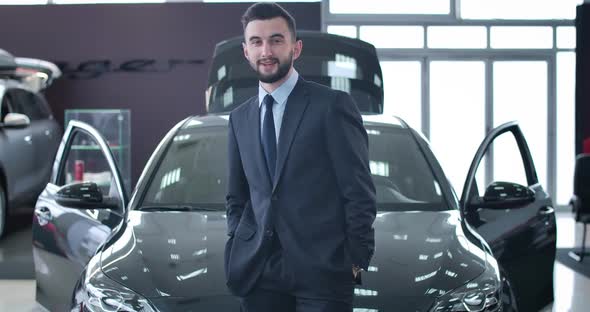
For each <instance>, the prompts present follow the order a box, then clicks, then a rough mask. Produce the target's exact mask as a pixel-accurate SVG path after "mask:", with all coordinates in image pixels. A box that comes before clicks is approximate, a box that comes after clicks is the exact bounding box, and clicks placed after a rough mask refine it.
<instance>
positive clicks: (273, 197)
mask: <svg viewBox="0 0 590 312" xmlns="http://www.w3.org/2000/svg"><path fill="white" fill-rule="evenodd" d="M271 200H272V201H277V200H279V197H278V196H277V195H273V196H272V198H271Z"/></svg>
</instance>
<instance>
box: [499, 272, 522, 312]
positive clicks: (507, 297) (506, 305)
mask: <svg viewBox="0 0 590 312" xmlns="http://www.w3.org/2000/svg"><path fill="white" fill-rule="evenodd" d="M502 275H504V274H502ZM500 300H502V312H518V308H517V307H516V297H515V296H514V291H513V290H512V286H511V285H510V281H509V280H508V279H507V278H506V277H504V276H502V298H500Z"/></svg>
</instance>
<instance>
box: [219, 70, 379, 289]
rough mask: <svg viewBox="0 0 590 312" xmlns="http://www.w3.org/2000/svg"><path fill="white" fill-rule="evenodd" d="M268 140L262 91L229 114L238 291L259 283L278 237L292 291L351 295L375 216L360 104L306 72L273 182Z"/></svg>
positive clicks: (230, 215)
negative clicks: (264, 141)
mask: <svg viewBox="0 0 590 312" xmlns="http://www.w3.org/2000/svg"><path fill="white" fill-rule="evenodd" d="M260 140H261V139H260V111H259V104H258V96H255V97H253V98H251V99H250V100H248V101H246V102H245V103H244V104H242V105H241V106H239V107H238V108H236V109H235V110H234V111H233V112H232V113H231V114H230V118H229V143H228V145H229V150H228V155H229V180H228V193H227V222H228V235H229V236H230V239H229V240H228V242H227V244H226V249H225V270H226V278H227V285H228V287H229V289H230V290H231V291H232V292H233V293H234V294H235V295H237V296H244V295H246V294H247V293H248V292H249V291H250V290H251V289H252V288H253V287H254V285H255V283H256V281H257V279H258V277H259V276H260V274H261V273H262V272H263V270H264V266H265V261H266V259H267V258H268V256H269V253H270V251H271V250H270V249H271V248H270V247H271V244H270V242H271V241H272V236H273V235H278V238H279V241H280V242H281V245H282V248H283V251H282V261H283V262H284V263H283V265H284V267H285V268H286V271H287V272H288V274H287V275H286V278H287V280H288V282H289V285H290V289H291V291H293V292H294V293H295V294H300V295H302V296H308V297H311V298H314V297H315V298H342V297H343V296H350V295H351V294H350V292H351V291H352V287H351V284H352V283H353V278H352V265H353V264H356V265H358V266H360V267H362V268H365V269H367V267H368V265H369V261H370V259H371V257H372V255H373V249H374V231H373V227H372V224H373V221H374V219H375V214H376V206H375V187H374V185H373V182H372V179H371V173H370V170H369V159H368V138H367V132H366V130H365V128H364V127H363V124H362V119H361V115H360V113H359V111H358V108H357V106H356V105H355V104H354V102H353V100H352V98H351V97H350V96H349V95H348V94H346V93H344V92H341V91H335V90H332V89H330V88H327V87H325V86H322V85H319V84H316V83H313V82H307V81H305V80H303V79H302V78H299V81H298V82H297V84H296V86H295V88H294V89H293V91H292V92H291V94H290V96H289V98H288V100H287V105H286V108H285V112H284V115H283V121H282V126H281V130H280V136H279V143H278V146H277V165H276V172H275V181H274V183H271V179H270V176H269V174H268V169H267V166H266V162H265V157H264V154H263V151H262V147H261V146H262V145H261V143H260Z"/></svg>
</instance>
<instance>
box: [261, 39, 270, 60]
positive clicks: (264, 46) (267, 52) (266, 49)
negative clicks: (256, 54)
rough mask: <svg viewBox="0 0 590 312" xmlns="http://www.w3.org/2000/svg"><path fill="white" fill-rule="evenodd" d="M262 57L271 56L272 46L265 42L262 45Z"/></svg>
mask: <svg viewBox="0 0 590 312" xmlns="http://www.w3.org/2000/svg"><path fill="white" fill-rule="evenodd" d="M262 56H263V57H269V56H272V46H271V44H270V43H269V42H267V41H265V42H263V43H262Z"/></svg>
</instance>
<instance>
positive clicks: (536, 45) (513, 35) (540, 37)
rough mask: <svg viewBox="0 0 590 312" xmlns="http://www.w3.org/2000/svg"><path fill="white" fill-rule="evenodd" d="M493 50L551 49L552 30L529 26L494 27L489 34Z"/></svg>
mask: <svg viewBox="0 0 590 312" xmlns="http://www.w3.org/2000/svg"><path fill="white" fill-rule="evenodd" d="M490 37H491V38H490V44H491V47H492V48H494V49H551V48H553V28H551V27H545V26H542V27H534V26H533V27H531V26H495V27H492V29H491V32H490Z"/></svg>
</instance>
